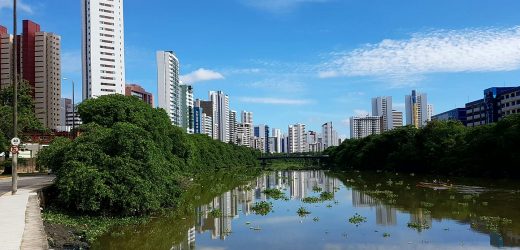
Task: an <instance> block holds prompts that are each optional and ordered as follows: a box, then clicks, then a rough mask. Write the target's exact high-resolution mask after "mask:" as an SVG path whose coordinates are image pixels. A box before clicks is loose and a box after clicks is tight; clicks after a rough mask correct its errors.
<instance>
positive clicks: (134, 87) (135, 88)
mask: <svg viewBox="0 0 520 250" xmlns="http://www.w3.org/2000/svg"><path fill="white" fill-rule="evenodd" d="M125 95H126V96H134V97H137V98H138V99H139V100H141V101H143V102H145V103H146V104H148V105H150V106H151V107H152V108H153V95H152V93H150V92H148V91H146V90H145V89H144V88H143V87H141V86H139V85H138V84H127V85H126V86H125Z"/></svg>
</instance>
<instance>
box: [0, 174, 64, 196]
mask: <svg viewBox="0 0 520 250" xmlns="http://www.w3.org/2000/svg"><path fill="white" fill-rule="evenodd" d="M53 179H54V176H52V175H42V176H28V177H19V178H18V189H23V188H27V187H31V186H36V185H41V184H44V183H48V182H51V181H52V180H53ZM7 192H11V178H2V179H0V196H2V195H4V194H5V193H7Z"/></svg>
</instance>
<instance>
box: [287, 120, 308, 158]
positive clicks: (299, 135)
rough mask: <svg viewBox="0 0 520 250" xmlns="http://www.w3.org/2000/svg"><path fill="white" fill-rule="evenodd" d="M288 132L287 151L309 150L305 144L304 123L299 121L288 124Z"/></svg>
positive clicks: (303, 151)
mask: <svg viewBox="0 0 520 250" xmlns="http://www.w3.org/2000/svg"><path fill="white" fill-rule="evenodd" d="M288 134H289V135H288V141H289V142H288V151H289V153H305V152H308V151H309V149H308V148H309V147H308V145H307V133H306V132H305V124H300V123H299V124H295V125H290V126H289V133H288Z"/></svg>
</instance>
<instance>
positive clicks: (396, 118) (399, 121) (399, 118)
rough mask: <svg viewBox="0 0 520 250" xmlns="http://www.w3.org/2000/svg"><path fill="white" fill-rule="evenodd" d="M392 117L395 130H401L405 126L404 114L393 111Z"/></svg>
mask: <svg viewBox="0 0 520 250" xmlns="http://www.w3.org/2000/svg"><path fill="white" fill-rule="evenodd" d="M392 117H393V126H394V128H400V127H402V126H403V112H399V111H396V110H392Z"/></svg>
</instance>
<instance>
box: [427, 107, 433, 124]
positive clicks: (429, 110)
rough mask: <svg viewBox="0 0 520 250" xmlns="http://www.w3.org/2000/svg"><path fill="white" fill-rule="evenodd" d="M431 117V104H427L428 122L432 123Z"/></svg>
mask: <svg viewBox="0 0 520 250" xmlns="http://www.w3.org/2000/svg"><path fill="white" fill-rule="evenodd" d="M432 116H433V104H428V121H429V122H431V121H432Z"/></svg>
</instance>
